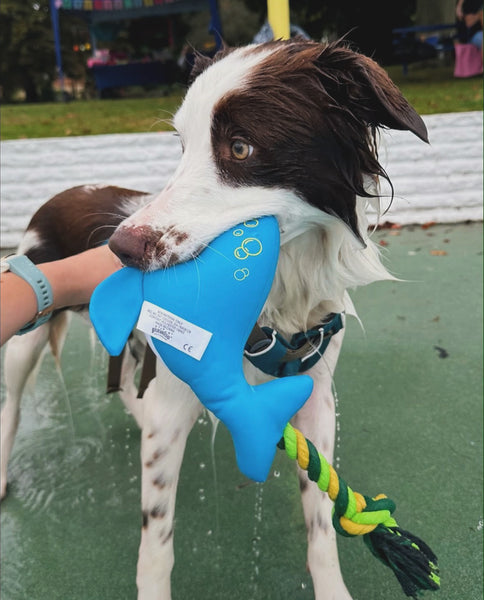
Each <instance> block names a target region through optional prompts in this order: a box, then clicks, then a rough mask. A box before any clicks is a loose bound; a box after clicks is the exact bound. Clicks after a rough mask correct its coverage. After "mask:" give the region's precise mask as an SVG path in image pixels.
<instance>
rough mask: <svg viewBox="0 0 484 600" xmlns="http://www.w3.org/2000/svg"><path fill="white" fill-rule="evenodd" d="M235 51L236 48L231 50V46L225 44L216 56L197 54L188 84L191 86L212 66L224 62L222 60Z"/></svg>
mask: <svg viewBox="0 0 484 600" xmlns="http://www.w3.org/2000/svg"><path fill="white" fill-rule="evenodd" d="M234 50H235V48H230V47H229V46H226V45H225V44H224V45H223V46H222V48H221V49H220V50H218V51H217V52H216V53H215V55H214V56H207V55H205V54H200V52H196V53H195V59H194V62H193V67H192V70H191V71H190V78H189V81H188V83H189V84H190V85H191V84H192V83H193V82H194V81H195V79H196V78H197V77H198V76H199V75H201V74H202V73H203V72H204V71H206V70H207V69H208V67H209V66H210V65H213V63H216V62H218V61H219V60H222V58H224V57H225V56H227V54H230V53H231V52H233V51H234Z"/></svg>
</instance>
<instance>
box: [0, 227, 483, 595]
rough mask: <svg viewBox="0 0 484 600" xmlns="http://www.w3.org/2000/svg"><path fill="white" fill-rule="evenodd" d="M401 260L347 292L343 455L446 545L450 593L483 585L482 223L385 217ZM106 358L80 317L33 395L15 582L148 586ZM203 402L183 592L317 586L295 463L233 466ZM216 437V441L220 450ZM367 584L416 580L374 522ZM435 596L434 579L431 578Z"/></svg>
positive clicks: (6, 537) (183, 514) (124, 420)
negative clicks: (385, 278)
mask: <svg viewBox="0 0 484 600" xmlns="http://www.w3.org/2000/svg"><path fill="white" fill-rule="evenodd" d="M375 237H376V239H377V240H378V241H379V242H381V244H382V249H383V252H384V254H385V256H386V260H387V261H388V266H389V268H390V270H391V271H392V272H393V273H394V274H395V275H397V276H398V277H401V278H402V279H405V280H406V281H405V282H403V283H397V282H395V283H393V282H382V283H378V284H374V285H372V286H370V287H368V288H365V289H361V290H358V291H357V292H355V293H354V294H352V296H353V299H354V301H355V304H356V306H357V309H358V312H359V315H360V317H361V320H362V321H363V324H364V326H365V332H362V330H361V328H360V326H359V325H358V323H357V322H356V320H354V319H352V320H350V321H349V323H348V325H347V333H346V340H345V345H344V348H343V353H342V356H341V359H340V362H339V365H338V369H337V373H336V388H337V393H338V413H339V417H338V428H339V431H338V435H339V444H338V448H337V451H336V455H337V458H336V461H337V467H338V469H339V472H340V473H341V475H342V476H343V477H344V478H345V480H346V481H347V482H348V483H349V485H350V486H351V487H352V488H353V489H356V490H358V491H361V492H363V493H368V494H370V495H373V494H376V493H378V492H385V493H387V494H388V495H389V496H390V497H392V498H393V499H394V500H396V502H397V512H396V518H397V521H398V522H399V524H400V525H401V526H402V527H404V528H407V529H409V530H410V531H412V532H413V533H415V534H416V535H418V536H420V537H421V538H422V539H424V540H425V541H426V542H427V543H428V544H429V545H430V546H431V547H432V548H433V550H434V551H435V552H436V554H437V555H438V557H439V564H440V567H441V572H442V590H441V592H439V593H438V594H435V595H434V596H433V597H435V599H436V600H437V599H439V600H478V599H481V598H482V541H483V539H482V538H483V507H482V224H480V223H474V224H460V225H438V226H433V227H429V228H422V227H420V226H416V227H413V228H411V227H410V228H409V227H406V228H404V229H401V230H398V229H388V230H381V231H378V232H377V233H376V234H375ZM104 365H106V358H105V356H104V353H103V351H102V349H101V347H100V346H99V344H98V343H95V344H94V346H91V340H90V336H89V333H88V328H86V327H85V325H84V323H83V322H81V320H80V319H76V320H75V321H74V324H73V327H72V329H71V332H70V334H69V337H68V340H67V343H66V347H65V351H64V355H63V358H62V376H63V380H64V382H65V387H64V384H63V383H62V381H61V379H60V377H59V374H58V373H57V372H56V369H55V365H54V362H53V360H52V358H51V357H49V356H48V357H47V358H46V359H45V361H44V363H43V366H42V369H41V371H40V374H39V379H38V384H37V387H36V389H35V393H33V394H32V393H31V394H29V395H28V396H26V398H25V401H24V404H23V412H22V422H21V424H20V429H19V433H18V437H17V441H16V445H15V448H14V453H13V456H12V460H11V465H10V470H9V475H10V486H9V494H8V497H7V498H6V500H5V501H4V502H3V504H2V515H1V524H2V540H1V544H2V547H1V550H2V580H1V590H2V599H3V600H57V599H59V600H120V599H132V598H135V595H136V590H135V569H136V557H137V547H138V543H139V535H140V525H141V516H140V508H139V503H140V492H139V486H140V468H139V460H138V456H139V445H140V444H139V437H140V436H139V431H138V430H137V427H136V425H135V424H134V421H133V420H132V418H131V417H130V416H129V415H127V414H126V413H125V412H124V410H123V408H122V406H121V403H120V401H119V399H118V398H117V397H116V396H105V394H104V385H105V380H104V376H105V372H104V371H105V370H104V368H99V367H103V366H104ZM211 437H212V429H211V424H210V422H209V419H208V418H203V419H201V420H200V422H199V423H198V424H197V425H196V428H195V429H194V431H193V432H192V435H191V437H190V440H189V444H188V448H187V452H186V455H185V463H184V467H183V470H182V475H181V483H180V488H179V496H178V506H177V520H176V528H175V546H176V564H175V569H174V574H173V598H174V600H177V599H178V600H191V599H194V598H197V599H198V600H226V599H227V598H234V599H237V600H238V599H240V600H249V599H252V600H282V599H291V600H294V599H295V600H297V599H301V600H305V599H310V598H312V588H311V581H310V577H309V575H308V574H307V573H306V568H305V563H306V559H305V530H304V524H303V520H302V512H301V508H300V503H299V497H298V484H297V480H296V476H295V471H294V465H293V464H291V463H290V461H289V459H287V457H286V456H285V455H284V454H283V453H282V452H280V453H279V454H278V455H277V457H276V461H275V463H274V466H273V471H272V476H271V477H270V479H269V480H268V481H267V482H266V483H265V484H263V485H256V484H254V483H251V482H249V481H247V480H246V479H245V478H244V477H243V476H242V475H241V474H240V473H239V472H238V471H237V468H236V466H235V462H234V458H233V451H232V447H231V443H230V440H229V438H228V434H227V432H226V430H225V429H224V428H223V426H220V427H219V428H218V432H217V435H216V438H215V443H214V446H213V449H212V444H211ZM212 450H213V451H212ZM340 549H341V552H340V554H341V562H342V568H343V571H344V573H345V577H346V581H347V584H348V587H349V589H350V590H351V592H352V594H353V597H354V599H355V600H398V599H399V598H402V599H403V598H404V595H403V594H402V593H401V592H400V590H399V586H398V584H397V582H396V580H395V579H394V577H393V575H392V574H391V572H390V571H389V570H387V569H385V567H383V566H382V565H381V564H380V563H378V562H377V561H376V560H375V559H374V558H373V557H372V556H371V555H370V553H369V552H368V550H367V549H366V547H365V546H364V544H363V543H362V541H361V540H358V539H346V538H345V539H342V540H341V544H340ZM425 597H432V595H431V594H429V595H428V596H425Z"/></svg>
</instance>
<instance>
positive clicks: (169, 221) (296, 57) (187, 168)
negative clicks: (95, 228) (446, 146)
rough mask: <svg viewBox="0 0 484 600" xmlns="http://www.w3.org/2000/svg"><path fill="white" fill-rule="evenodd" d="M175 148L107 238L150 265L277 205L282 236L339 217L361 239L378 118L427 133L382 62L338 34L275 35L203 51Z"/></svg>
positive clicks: (180, 255) (193, 249)
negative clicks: (337, 39)
mask: <svg viewBox="0 0 484 600" xmlns="http://www.w3.org/2000/svg"><path fill="white" fill-rule="evenodd" d="M174 125H175V128H176V130H177V132H178V134H179V136H180V139H181V143H182V147H183V156H182V158H181V161H180V163H179V166H178V168H177V170H176V172H175V173H174V175H173V177H172V178H171V180H170V181H169V183H168V185H167V186H166V188H165V189H164V190H163V191H162V192H161V193H160V194H159V195H158V196H157V197H156V198H155V199H154V200H153V201H152V202H151V203H150V204H148V205H147V206H145V207H143V208H142V209H140V210H139V211H138V212H136V213H135V214H133V215H132V216H131V217H129V218H128V219H126V220H125V221H124V222H123V223H122V224H121V225H120V227H119V228H118V229H117V231H116V232H115V233H114V234H113V236H112V238H111V241H110V246H111V248H112V249H113V250H114V251H115V252H116V253H117V254H118V255H119V256H120V258H121V259H122V260H123V261H124V262H125V263H126V264H128V265H133V266H137V267H140V268H142V269H144V270H152V269H156V268H159V267H163V266H167V265H170V264H173V263H176V262H179V261H183V260H187V259H189V258H191V257H193V256H195V255H197V254H198V253H199V252H200V251H201V250H202V249H203V247H204V246H205V245H206V244H207V243H208V242H210V241H211V240H212V239H213V238H214V237H216V236H217V235H219V234H220V233H221V232H223V231H225V230H226V229H228V228H229V227H231V226H233V225H235V224H237V223H239V222H242V221H244V220H246V219H250V218H253V217H259V216H263V215H275V216H276V217H277V219H278V221H279V224H280V228H281V233H282V241H283V242H284V241H285V240H288V239H291V238H292V237H294V236H296V235H298V234H299V233H301V232H302V231H304V230H305V229H307V228H309V227H311V226H314V225H315V224H318V225H320V226H321V225H322V226H324V225H325V224H326V225H328V226H329V225H330V224H331V223H334V222H337V223H338V224H339V225H341V224H344V227H345V228H346V229H347V230H348V231H351V232H352V234H353V237H354V239H355V240H357V241H359V242H360V243H361V244H362V245H364V242H365V231H364V229H365V228H366V224H362V223H360V222H359V218H358V208H357V198H362V197H363V198H364V197H369V196H371V195H372V192H371V190H372V189H373V190H374V184H375V181H376V179H377V178H378V177H386V174H385V172H384V170H383V168H382V167H381V165H380V164H379V162H378V158H377V153H376V148H375V132H376V130H377V129H378V128H393V129H404V130H409V131H411V132H413V133H414V134H415V135H417V136H418V137H420V138H421V139H422V140H424V141H427V132H426V128H425V125H424V123H423V121H422V120H421V118H420V117H419V116H418V115H417V113H416V112H415V111H414V109H413V108H412V107H411V106H410V105H409V104H408V102H407V101H406V100H405V98H404V97H403V96H402V94H401V92H400V91H399V90H398V88H397V87H396V86H395V85H394V84H393V83H392V82H391V80H390V79H389V77H388V76H387V74H386V72H385V71H384V70H383V69H382V68H380V67H379V66H378V65H377V64H376V63H375V62H374V61H373V60H371V59H370V58H368V57H366V56H363V55H361V54H358V53H356V52H354V51H352V50H350V49H349V48H347V47H345V46H344V45H342V44H330V45H322V44H319V43H315V42H310V41H304V40H291V41H287V42H284V41H277V42H270V43H266V44H261V45H253V46H247V47H242V48H238V49H235V50H225V51H222V52H221V53H219V54H218V55H216V56H215V58H214V59H213V60H206V59H200V60H199V61H198V63H197V64H196V65H195V67H194V71H193V81H192V84H191V86H190V87H189V89H188V92H187V94H186V97H185V100H184V102H183V104H182V106H181V107H180V109H179V111H178V112H177V114H176V115H175V118H174Z"/></svg>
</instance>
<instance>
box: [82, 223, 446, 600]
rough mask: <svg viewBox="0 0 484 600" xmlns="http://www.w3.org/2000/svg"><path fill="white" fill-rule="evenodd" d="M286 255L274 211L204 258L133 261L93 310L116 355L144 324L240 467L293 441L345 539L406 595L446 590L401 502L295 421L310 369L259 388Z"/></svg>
mask: <svg viewBox="0 0 484 600" xmlns="http://www.w3.org/2000/svg"><path fill="white" fill-rule="evenodd" d="M278 256H279V227H278V223H277V220H276V219H275V218H274V217H263V218H260V219H253V220H251V221H246V222H244V223H241V224H240V225H237V226H236V227H234V228H232V229H230V230H228V231H226V232H225V233H223V234H222V235H220V236H219V237H218V238H216V239H215V240H213V241H212V242H211V243H210V244H209V246H208V247H207V248H205V249H204V251H203V252H202V253H201V254H200V255H199V256H198V257H197V258H195V259H193V260H190V261H187V262H185V263H181V264H177V265H174V266H172V267H170V268H167V269H163V270H158V271H153V272H149V273H142V272H141V271H139V270H137V269H134V268H130V267H126V268H124V269H121V270H120V271H118V272H116V273H114V274H113V275H111V276H110V277H108V279H106V280H105V281H103V282H102V283H101V284H100V285H99V286H98V287H97V288H96V290H95V291H94V294H93V296H92V299H91V304H90V315H91V320H92V322H93V324H94V327H95V329H96V331H97V334H98V336H99V338H100V340H101V342H102V343H103V345H104V346H105V348H106V349H107V350H108V352H109V353H110V354H111V355H119V354H120V353H121V351H122V349H123V348H124V345H125V344H126V341H127V339H128V337H129V335H130V333H131V330H132V329H133V327H134V326H135V325H137V327H138V328H139V329H141V330H142V331H143V332H144V333H145V335H146V338H147V341H148V343H149V344H150V346H151V347H152V349H153V350H154V352H155V354H156V355H157V356H158V358H159V359H160V360H161V361H163V362H164V363H165V364H166V366H167V367H168V368H169V369H170V370H171V371H172V372H173V373H174V374H175V375H176V376H177V377H179V378H180V379H181V380H183V381H184V382H186V383H187V384H188V385H189V386H190V387H191V388H192V390H193V391H194V393H195V394H196V395H197V396H198V398H199V400H200V401H201V402H202V404H204V406H205V407H206V408H207V409H209V410H210V411H212V412H213V413H214V414H215V416H217V417H218V418H219V419H220V420H221V421H222V422H223V423H224V424H225V425H226V426H227V428H228V430H229V431H230V434H231V436H232V440H233V443H234V448H235V454H236V459H237V464H238V466H239V469H240V470H241V472H242V473H244V474H245V475H247V476H248V477H250V478H252V479H254V480H255V481H265V480H266V479H267V475H268V473H269V470H270V468H271V465H272V461H273V459H274V455H275V451H276V446H278V447H279V448H285V450H286V453H287V454H288V456H289V457H290V458H292V459H295V460H297V461H298V464H299V466H300V467H301V468H302V469H305V470H307V471H308V476H309V479H311V480H312V481H315V482H316V483H317V485H318V487H319V488H320V489H321V490H322V491H323V492H327V493H328V495H329V497H330V498H331V500H332V501H333V502H334V503H335V504H334V516H333V524H334V526H335V528H336V530H337V531H338V532H339V533H340V534H342V535H345V536H355V535H363V539H364V541H365V542H366V544H367V546H368V547H369V549H370V550H371V552H372V553H373V554H374V555H375V556H376V557H377V558H378V559H379V560H381V561H382V562H383V563H384V564H386V565H387V566H389V567H390V568H391V569H392V570H393V571H394V573H395V575H396V577H397V579H398V581H399V582H400V584H401V586H402V589H403V591H404V592H405V594H406V595H407V596H411V597H414V598H416V597H417V596H418V595H419V593H420V592H421V591H423V590H436V589H438V588H439V576H438V568H437V565H436V563H437V559H436V557H435V555H434V553H433V552H432V551H431V550H430V548H429V547H428V546H427V545H426V544H425V543H424V542H422V541H421V540H419V539H418V538H416V537H415V536H413V535H412V534H409V533H408V532H405V531H404V530H402V529H400V528H399V527H398V525H397V523H396V521H395V520H394V519H393V517H392V516H391V515H392V513H393V511H394V510H395V504H394V502H393V501H392V500H390V499H388V498H386V497H385V496H383V495H380V496H376V497H375V498H369V497H366V496H362V495H361V494H358V493H355V492H353V491H352V490H351V488H349V487H348V486H347V485H346V483H345V482H344V481H343V479H341V478H340V477H339V476H338V474H337V473H336V471H335V470H334V469H333V467H332V466H331V465H329V464H328V462H327V461H326V459H325V458H324V457H323V456H322V455H321V454H320V453H319V452H318V451H317V450H316V448H315V447H314V446H313V444H312V443H311V442H310V441H309V440H307V439H305V438H304V436H303V435H302V434H301V433H300V432H298V431H297V430H295V429H294V428H293V427H292V426H291V425H290V424H289V420H290V419H291V418H292V416H293V415H294V414H295V413H296V412H297V411H298V410H299V409H300V408H301V406H302V405H303V404H304V403H305V402H306V400H307V399H308V398H309V396H310V394H311V392H312V387H313V382H312V379H311V378H310V377H309V376H307V375H299V376H292V377H284V378H282V379H276V380H273V381H270V382H268V383H265V384H261V385H258V386H251V385H249V384H248V382H247V381H246V379H245V377H244V374H243V368H242V356H243V350H244V345H245V342H246V340H247V338H248V336H249V334H250V331H251V328H252V327H253V325H254V323H255V322H256V320H257V318H258V316H259V314H260V312H261V310H262V307H263V305H264V302H265V300H266V298H267V296H268V294H269V291H270V288H271V285H272V280H273V278H274V273H275V269H276V266H277V261H278Z"/></svg>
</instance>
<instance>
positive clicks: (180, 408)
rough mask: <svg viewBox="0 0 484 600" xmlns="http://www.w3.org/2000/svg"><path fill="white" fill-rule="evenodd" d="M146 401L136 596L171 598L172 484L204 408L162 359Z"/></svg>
mask: <svg viewBox="0 0 484 600" xmlns="http://www.w3.org/2000/svg"><path fill="white" fill-rule="evenodd" d="M144 403H145V406H144V409H145V412H144V421H143V430H142V441H141V460H142V490H141V504H142V512H143V527H142V532H141V545H140V549H139V558H138V572H137V585H138V599H139V600H169V599H170V598H171V586H170V576H171V570H172V568H173V563H174V554H173V525H174V514H175V498H176V488H177V484H178V477H179V472H180V467H181V463H182V459H183V452H184V449H185V444H186V440H187V437H188V434H189V433H190V430H191V428H192V427H193V424H194V423H195V420H196V419H197V417H198V415H199V414H200V412H201V410H202V407H201V404H200V402H199V401H198V400H197V398H196V397H195V396H194V394H193V393H192V391H191V390H190V388H189V387H188V386H187V385H186V384H184V383H182V382H180V381H179V380H178V379H176V378H175V377H174V376H173V375H172V374H171V373H169V372H168V371H167V369H166V368H165V367H164V366H163V365H162V364H161V363H160V362H158V363H157V377H156V378H155V379H154V380H153V381H152V382H151V384H150V386H149V387H148V389H147V390H146V392H145V395H144Z"/></svg>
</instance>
